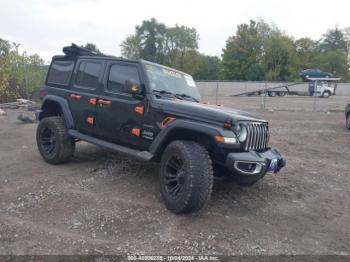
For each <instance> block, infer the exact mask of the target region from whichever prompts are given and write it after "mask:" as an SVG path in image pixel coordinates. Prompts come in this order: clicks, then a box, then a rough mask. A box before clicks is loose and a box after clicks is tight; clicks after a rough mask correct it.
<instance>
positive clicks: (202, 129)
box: [149, 119, 233, 155]
mask: <svg viewBox="0 0 350 262" xmlns="http://www.w3.org/2000/svg"><path fill="white" fill-rule="evenodd" d="M176 129H185V130H188V131H193V132H197V133H201V134H205V135H208V136H210V137H212V138H214V137H215V136H218V135H221V136H228V137H230V136H232V135H233V132H232V131H231V132H230V131H229V130H224V129H222V128H220V127H217V126H213V125H210V124H206V123H201V122H196V121H192V120H191V121H190V120H185V119H176V120H175V121H173V122H171V123H170V124H169V125H167V126H166V127H165V128H163V129H162V130H161V131H160V132H159V134H158V135H157V137H156V139H155V140H154V141H153V143H152V144H151V146H150V150H149V151H150V152H151V153H152V154H154V155H156V154H157V153H158V152H159V150H160V149H161V148H162V147H163V145H164V143H165V142H166V141H167V140H168V138H169V137H170V136H171V133H172V132H173V131H175V130H176Z"/></svg>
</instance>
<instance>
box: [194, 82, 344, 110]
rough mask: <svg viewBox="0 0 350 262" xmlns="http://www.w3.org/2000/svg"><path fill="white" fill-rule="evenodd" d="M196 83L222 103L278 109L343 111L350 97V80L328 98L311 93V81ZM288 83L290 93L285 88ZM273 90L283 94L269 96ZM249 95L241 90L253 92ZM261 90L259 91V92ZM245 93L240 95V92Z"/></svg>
mask: <svg viewBox="0 0 350 262" xmlns="http://www.w3.org/2000/svg"><path fill="white" fill-rule="evenodd" d="M196 83H197V87H198V89H199V91H200V93H201V95H202V99H203V100H204V101H207V102H210V103H213V104H222V105H226V106H231V107H235V108H238V109H244V110H278V111H311V112H312V111H322V112H332V111H334V112H337V111H344V108H345V105H346V104H347V102H348V100H349V99H350V83H337V88H336V95H334V96H331V97H329V98H321V97H318V96H310V95H308V94H307V93H308V89H309V84H308V83H291V82H290V83H289V82H248V81H197V82H196ZM285 86H287V87H288V89H289V91H290V93H294V95H290V94H289V93H288V92H286V91H287V89H286V88H285ZM275 87H279V88H277V89H273V90H270V92H271V91H274V92H275V93H274V94H270V95H276V92H280V94H282V95H283V96H277V95H276V96H273V97H271V96H269V95H268V93H269V88H275ZM254 91H257V93H256V94H254V95H251V96H247V95H244V94H242V93H248V92H254ZM259 93H260V94H259ZM239 94H242V95H240V96H237V95H239Z"/></svg>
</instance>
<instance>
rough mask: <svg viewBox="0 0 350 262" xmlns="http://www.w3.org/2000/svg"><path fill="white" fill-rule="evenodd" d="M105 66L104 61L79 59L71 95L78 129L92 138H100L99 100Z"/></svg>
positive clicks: (71, 103) (71, 104)
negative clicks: (97, 113)
mask: <svg viewBox="0 0 350 262" xmlns="http://www.w3.org/2000/svg"><path fill="white" fill-rule="evenodd" d="M104 66H105V62H104V61H103V60H97V59H96V60H95V59H79V60H78V64H77V66H76V69H75V74H74V81H73V84H72V88H71V93H70V106H71V109H72V112H73V117H74V120H75V123H76V129H77V130H78V131H79V132H81V133H84V134H88V135H91V136H98V131H97V125H96V112H97V100H98V94H99V92H100V87H101V83H102V79H103V69H104Z"/></svg>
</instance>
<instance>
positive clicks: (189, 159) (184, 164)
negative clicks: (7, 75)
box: [160, 141, 213, 214]
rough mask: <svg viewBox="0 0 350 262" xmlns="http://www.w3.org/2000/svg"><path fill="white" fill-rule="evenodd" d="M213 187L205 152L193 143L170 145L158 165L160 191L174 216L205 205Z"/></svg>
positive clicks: (182, 142) (200, 146)
mask: <svg viewBox="0 0 350 262" xmlns="http://www.w3.org/2000/svg"><path fill="white" fill-rule="evenodd" d="M212 187H213V169H212V162H211V159H210V156H209V154H208V151H207V150H206V149H205V148H204V147H203V146H202V145H200V144H198V143H196V142H192V141H174V142H172V143H170V144H169V145H168V147H167V148H166V149H165V152H164V154H163V156H162V160H161V163H160V190H161V195H162V198H163V200H164V202H165V205H166V207H167V208H168V209H169V210H170V211H172V212H174V213H176V214H179V213H190V212H193V211H197V210H200V209H201V208H203V207H204V206H205V205H206V204H207V203H208V201H209V199H210V195H211V191H212Z"/></svg>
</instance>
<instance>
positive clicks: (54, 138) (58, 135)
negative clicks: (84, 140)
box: [36, 116, 75, 164]
mask: <svg viewBox="0 0 350 262" xmlns="http://www.w3.org/2000/svg"><path fill="white" fill-rule="evenodd" d="M36 141H37V145H38V149H39V152H40V154H41V156H42V157H43V158H44V160H45V161H46V162H48V163H50V164H60V163H64V162H67V161H68V160H70V158H71V157H72V156H73V154H74V150H75V142H74V139H73V138H72V137H70V136H69V135H68V132H67V128H66V126H65V124H64V119H63V118H62V117H56V116H54V117H47V118H44V119H43V120H41V121H40V122H39V125H38V128H37V131H36Z"/></svg>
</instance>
